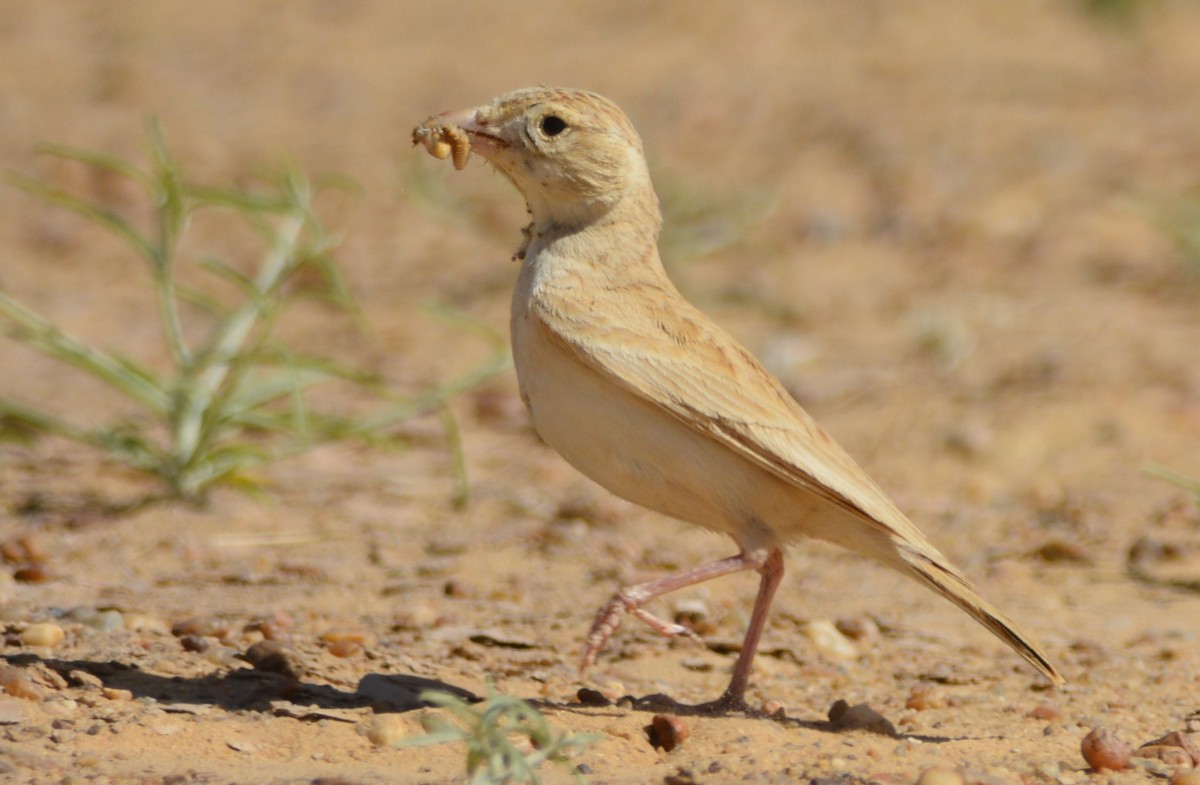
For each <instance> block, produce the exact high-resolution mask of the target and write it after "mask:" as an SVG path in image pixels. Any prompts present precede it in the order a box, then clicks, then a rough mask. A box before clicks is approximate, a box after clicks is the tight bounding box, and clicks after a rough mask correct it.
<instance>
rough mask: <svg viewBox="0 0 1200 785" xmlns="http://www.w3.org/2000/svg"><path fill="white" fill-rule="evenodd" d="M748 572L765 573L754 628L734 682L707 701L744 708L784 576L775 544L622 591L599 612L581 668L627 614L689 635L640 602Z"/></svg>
mask: <svg viewBox="0 0 1200 785" xmlns="http://www.w3.org/2000/svg"><path fill="white" fill-rule="evenodd" d="M744 570H755V571H757V572H759V573H760V574H761V575H762V580H761V581H760V583H759V586H758V597H757V598H756V599H755V601H754V611H753V613H752V614H751V616H750V626H749V628H748V629H747V630H746V638H745V640H744V641H743V643H742V651H741V654H739V655H738V659H737V662H736V663H735V664H734V666H733V678H732V679H731V680H730V682H729V686H728V687H727V688H726V689H725V692H724V694H723V695H722V696H721V697H720V698H719V699H717V700H716V701H714V702H713V703H711V704H705V707H706V708H711V709H714V710H730V709H741V708H745V700H744V698H745V694H746V686H747V684H748V682H749V680H750V667H751V665H752V663H753V662H754V653H755V652H756V651H757V650H758V641H759V639H760V638H761V637H762V633H763V629H764V628H765V626H766V621H767V612H768V611H769V610H770V607H771V599H772V598H773V597H774V596H775V590H776V589H777V588H778V587H779V582H780V580H782V578H783V553H782V552H781V551H780V550H779V549H778V548H772V549H770V550H769V551H768V550H765V549H760V550H756V551H751V552H749V553H739V554H738V555H737V556H731V557H729V558H728V559H721V560H720V561H715V562H713V563H711V564H706V565H704V566H702V567H697V568H695V569H692V570H687V571H685V572H681V573H678V574H676V575H669V576H667V577H665V578H659V579H658V580H654V581H648V582H646V583H639V584H637V585H635V586H627V587H625V588H624V589H621V590H620V591H619V592H617V593H616V594H614V595H613V597H612V599H611V600H609V601H608V602H607V603H606V604H605V605H604V607H603V608H601V609H600V611H599V613H597V614H596V620H595V621H594V622H592V628H591V630H590V631H589V632H588V636H587V645H586V646H585V647H584V651H583V661H582V663H581V664H580V670H581V671H582V670H586V669H587V668H588V666H590V665H592V664H593V663H594V662H595V661H596V655H597V654H598V653H599V652H600V650H601V649H603V648H604V645H605V644H606V643H608V639H609V638H611V637H612V635H613V633H614V632H616V631H617V628H618V627H619V626H620V625H621V617H622V616H624V615H625V614H626V613H632V614H634V615H635V616H637V617H638V618H639V619H641V620H642V621H644V622H646V623H647V624H649V625H650V626H651V627H652V628H654V629H655V630H657V631H658V632H660V633H662V634H664V635H680V634H684V633H687V632H688V630H687V628H685V627H682V626H680V625H678V624H672V623H670V622H666V621H663V620H662V619H659V618H657V617H655V616H653V615H651V614H649V613H647V612H646V611H644V610H642V608H641V606H642V605H644V604H645V603H647V602H649V601H650V600H652V599H654V598H655V597H659V596H661V595H663V594H667V593H668V592H672V591H675V590H677V589H682V588H684V587H686V586H694V585H696V584H697V583H703V582H704V581H708V580H712V579H713V578H720V577H721V576H723V575H731V574H733V573H735V572H742V571H744Z"/></svg>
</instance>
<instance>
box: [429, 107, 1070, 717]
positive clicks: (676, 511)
mask: <svg viewBox="0 0 1200 785" xmlns="http://www.w3.org/2000/svg"><path fill="white" fill-rule="evenodd" d="M451 129H453V130H451ZM461 132H465V134H466V136H467V139H468V140H469V142H470V150H471V152H473V153H475V154H478V155H480V156H482V157H483V158H485V159H487V160H488V161H489V162H490V163H491V164H492V165H493V166H495V167H496V168H497V169H498V170H499V171H501V172H502V173H503V174H505V175H506V176H507V177H508V178H509V179H510V180H511V181H512V182H513V183H514V184H515V185H516V187H517V188H518V190H520V192H521V193H522V195H523V196H524V197H525V200H526V202H527V204H528V207H529V210H530V215H531V224H530V226H529V227H528V228H527V230H526V244H525V246H524V247H523V248H522V249H521V250H520V251H519V253H518V255H519V256H520V257H522V258H523V262H522V268H521V272H520V276H519V279H518V281H517V285H516V288H515V290H514V294H513V302H512V320H511V330H512V346H513V357H514V362H515V365H516V370H517V376H518V380H519V384H520V388H521V395H522V398H523V399H524V400H525V403H526V405H527V406H528V408H529V411H530V414H531V417H532V419H533V424H534V427H535V428H536V429H537V431H538V433H539V434H540V435H541V437H542V438H543V440H544V441H545V442H546V443H547V444H549V445H550V446H551V447H553V448H554V449H555V450H557V451H558V452H559V453H560V454H562V456H563V457H564V458H565V459H566V460H567V461H568V462H570V463H571V464H572V465H574V466H575V467H576V468H577V469H579V470H580V471H581V472H583V473H584V474H585V475H587V476H588V477H590V478H592V479H593V480H595V481H596V482H598V483H599V484H600V485H602V486H604V487H605V488H607V489H608V490H610V491H612V492H613V493H615V494H617V495H618V496H621V497H623V498H625V499H628V500H630V501H633V502H635V503H637V504H640V505H643V506H645V507H648V508H650V509H653V510H656V511H658V512H661V513H665V514H667V515H670V516H673V517H675V518H679V519H682V520H685V521H688V522H690V523H693V524H696V525H698V526H702V527H704V528H706V529H710V530H713V531H717V532H722V533H725V534H728V535H729V536H730V537H732V538H733V540H734V542H735V543H736V544H737V546H738V548H739V552H738V554H737V555H735V556H732V557H730V558H728V559H723V560H721V561H718V562H715V563H713V564H710V565H704V566H702V567H698V568H695V569H692V570H687V571H685V572H682V573H680V574H678V575H673V576H668V577H665V578H662V579H659V580H655V581H650V582H648V583H644V584H639V585H636V586H631V587H626V588H624V589H622V590H621V591H619V592H617V594H616V595H614V597H613V598H612V600H610V601H609V603H608V604H607V605H605V606H604V608H602V609H601V610H600V612H599V613H598V614H597V616H596V620H595V622H594V624H593V627H592V630H591V632H590V633H589V635H588V639H587V645H586V647H585V653H584V664H585V666H586V665H587V664H590V663H591V662H592V661H594V659H595V656H596V654H597V653H598V652H599V651H600V650H601V649H602V648H603V646H604V644H605V643H606V642H607V640H608V638H609V637H610V636H611V635H612V634H613V632H614V631H615V630H616V629H617V626H618V625H619V623H620V620H621V618H622V616H623V615H624V614H625V613H627V612H628V613H633V614H635V615H636V616H638V617H639V618H641V619H642V620H643V621H645V622H647V623H648V624H650V625H651V626H652V627H654V628H655V629H657V630H659V631H660V632H663V633H666V634H677V633H681V632H684V630H683V629H682V628H681V627H678V626H677V625H674V624H672V623H670V622H667V621H664V620H661V619H658V618H656V617H654V616H653V615H651V614H650V613H648V612H647V611H645V610H644V609H643V607H642V606H643V605H644V604H645V603H646V602H647V601H648V600H650V599H652V598H653V597H656V596H658V595H660V594H663V593H666V592H668V591H673V590H675V589H678V588H682V587H684V586H688V585H692V584H695V583H698V582H700V581H703V580H709V579H711V578H713V577H717V576H720V575H726V574H730V573H733V572H738V571H742V570H756V571H758V572H759V573H760V575H761V578H760V587H759V592H758V597H757V599H756V602H755V607H754V612H753V614H752V617H751V621H750V625H749V629H748V631H747V633H746V639H745V642H744V644H743V647H742V652H741V654H740V656H739V658H738V661H737V663H736V664H735V665H734V669H733V676H732V679H731V682H730V684H729V687H728V688H727V689H726V691H725V693H724V694H723V695H722V696H721V698H719V699H718V700H716V701H714V702H713V703H712V704H708V705H707V708H711V709H714V710H725V709H733V708H744V707H745V703H744V698H745V691H746V687H747V684H748V679H749V674H750V668H751V664H752V661H753V657H754V653H755V650H756V649H757V646H758V641H759V638H760V636H761V634H762V631H763V628H764V626H765V621H766V616H767V612H768V609H769V606H770V603H771V599H772V596H773V594H774V591H775V588H776V587H777V586H778V584H779V581H780V579H781V578H782V575H783V558H782V550H783V548H784V547H785V546H786V545H787V544H788V543H789V542H793V541H796V540H798V539H801V538H803V537H815V538H819V539H822V540H827V541H829V542H833V543H836V544H838V545H841V546H843V547H845V548H848V549H850V550H852V551H855V552H857V553H861V554H864V555H866V556H869V557H871V558H872V559H874V560H876V561H878V562H880V563H882V564H885V565H887V566H889V567H892V568H894V569H896V570H899V571H901V572H903V573H905V574H907V575H909V576H911V577H913V578H915V579H917V580H918V581H919V582H921V583H923V584H924V585H926V586H927V587H929V588H931V589H933V590H934V591H936V592H938V593H939V594H941V595H943V596H944V597H946V598H947V599H949V600H950V601H952V602H953V603H955V604H956V605H958V606H959V607H960V608H962V609H963V610H964V611H966V612H967V613H968V614H970V615H971V616H972V617H974V618H975V619H976V620H977V621H979V622H980V623H981V624H983V625H984V626H985V627H987V628H988V629H989V630H991V631H992V632H993V633H994V634H996V635H997V636H998V637H999V638H1000V639H1001V640H1003V641H1004V642H1005V643H1007V644H1008V645H1009V646H1011V647H1012V648H1013V649H1014V650H1015V651H1016V652H1017V653H1018V654H1020V655H1021V656H1022V657H1024V658H1025V659H1026V660H1027V661H1028V662H1029V663H1030V664H1032V665H1033V667H1035V668H1036V669H1037V670H1038V671H1040V672H1041V673H1043V674H1044V675H1045V676H1046V677H1047V678H1049V679H1050V680H1051V681H1053V682H1056V683H1057V682H1060V681H1061V680H1062V679H1061V676H1060V675H1059V673H1058V671H1057V670H1056V669H1055V668H1054V666H1053V665H1051V664H1050V662H1049V660H1048V659H1047V658H1046V656H1045V655H1043V654H1042V652H1041V651H1040V649H1039V648H1038V647H1037V646H1036V645H1035V644H1034V643H1033V642H1032V641H1031V640H1030V639H1029V638H1028V637H1027V636H1026V635H1024V634H1023V633H1021V632H1019V631H1018V630H1017V628H1016V626H1015V625H1014V624H1013V623H1012V622H1011V621H1009V620H1008V619H1006V618H1005V617H1004V616H1003V615H1002V614H1001V613H1000V612H999V611H998V610H997V609H996V608H994V607H993V606H991V605H990V604H988V603H987V602H986V601H985V600H983V599H982V598H981V597H980V596H979V594H978V593H977V592H976V590H975V589H974V587H972V585H971V584H970V582H969V581H967V579H966V578H964V577H963V576H962V574H961V573H960V572H959V571H958V570H957V569H956V568H955V567H954V566H953V565H952V564H951V563H950V562H949V561H948V560H947V559H946V557H944V556H943V555H942V554H941V553H940V552H939V551H938V550H937V549H936V548H935V547H934V546H933V545H932V544H931V543H930V542H929V541H928V540H927V539H926V538H925V536H924V535H922V534H921V532H920V531H919V530H918V529H917V528H916V527H915V526H914V525H913V524H912V523H911V522H910V521H909V520H908V518H907V517H905V515H904V514H903V513H902V512H900V510H899V509H898V508H897V507H896V505H895V504H894V503H893V502H892V501H891V499H889V498H888V496H887V494H886V493H884V492H883V491H882V490H881V489H880V488H879V486H877V485H876V484H875V483H874V482H873V481H872V480H871V479H870V478H869V477H868V476H867V475H866V473H865V472H864V471H863V470H862V469H861V468H859V467H858V465H857V464H856V463H855V462H854V461H853V460H852V459H851V458H850V457H849V455H847V453H846V452H845V451H844V450H842V448H841V447H839V446H838V445H837V444H836V443H835V442H834V441H833V439H831V438H830V437H829V436H828V435H827V434H826V433H825V432H824V431H823V430H822V429H821V428H820V427H819V426H818V425H817V424H816V423H815V422H814V421H813V419H812V418H811V417H810V416H809V415H808V414H807V413H806V412H805V411H804V410H803V409H802V408H801V407H800V405H799V404H798V403H797V402H796V401H795V400H794V399H793V398H792V397H791V396H790V395H789V394H788V393H787V391H786V390H785V389H784V388H783V386H782V385H781V384H780V383H779V381H778V380H777V379H776V378H775V377H774V376H772V375H771V373H769V372H768V371H767V370H766V369H765V368H764V367H763V366H762V364H761V363H759V361H758V360H757V359H755V358H754V356H753V355H751V354H750V352H748V351H747V350H746V349H745V348H743V347H742V346H741V345H740V344H739V343H738V342H737V341H736V340H734V339H733V338H732V337H731V336H730V335H729V334H728V333H726V332H725V331H724V330H722V329H721V328H720V327H718V326H717V325H716V324H715V323H714V322H712V321H711V320H710V319H709V318H708V317H706V316H705V315H704V314H703V313H701V312H700V311H699V310H698V309H696V308H695V307H694V306H692V305H691V304H690V303H688V302H687V301H686V300H685V299H684V298H683V297H682V296H681V295H680V294H679V292H678V291H677V290H676V288H675V286H674V285H673V284H672V283H671V281H670V279H669V278H668V277H667V274H666V272H665V270H664V269H663V266H662V262H661V261H660V259H659V255H658V248H657V238H658V233H659V230H660V228H661V224H662V218H661V215H660V213H659V208H658V200H657V197H656V196H655V193H654V189H653V186H652V184H651V182H650V176H649V172H648V170H647V166H646V162H645V158H644V155H643V150H642V144H641V141H640V139H639V137H638V135H637V132H636V131H635V130H634V128H633V126H632V124H631V123H630V122H629V120H628V119H627V118H626V116H625V115H624V113H622V112H621V110H620V109H619V108H617V106H616V105H614V104H613V103H612V102H611V101H609V100H607V99H605V98H603V97H601V96H599V95H596V94H594V93H590V92H586V91H581V90H573V89H549V88H529V89H524V90H518V91H516V92H513V93H510V94H508V95H504V96H501V97H499V98H496V99H495V100H493V101H492V102H490V103H488V104H485V105H483V106H480V107H477V108H473V109H468V110H464V111H460V112H448V113H445V114H442V115H438V116H436V117H433V118H430V120H428V121H426V123H424V124H423V125H422V126H420V127H419V128H418V130H417V132H416V133H415V135H414V140H415V141H421V142H424V143H425V144H426V145H427V146H429V147H430V150H431V151H434V147H433V146H432V145H436V144H439V143H440V144H446V143H449V142H450V141H454V140H461V137H460V136H458V135H459V134H460V133H461ZM443 136H444V137H445V139H446V141H444V142H443V141H442V139H443ZM441 151H442V152H444V148H441ZM455 152H456V159H457V150H456V151H455Z"/></svg>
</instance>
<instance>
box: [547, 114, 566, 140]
mask: <svg viewBox="0 0 1200 785" xmlns="http://www.w3.org/2000/svg"><path fill="white" fill-rule="evenodd" d="M565 130H567V121H566V120H564V119H562V118H561V117H559V116H558V115H555V114H548V115H546V116H545V117H543V118H542V133H544V134H545V135H546V136H558V135H559V134H561V133H562V132H563V131H565Z"/></svg>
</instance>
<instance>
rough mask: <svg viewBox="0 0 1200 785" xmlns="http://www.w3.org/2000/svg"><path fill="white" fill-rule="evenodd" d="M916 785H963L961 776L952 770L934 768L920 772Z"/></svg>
mask: <svg viewBox="0 0 1200 785" xmlns="http://www.w3.org/2000/svg"><path fill="white" fill-rule="evenodd" d="M917 785H963V776H962V775H961V774H959V773H958V772H957V771H955V770H954V769H947V768H944V767H941V766H934V767H933V768H931V769H925V771H923V772H921V776H919V777H917Z"/></svg>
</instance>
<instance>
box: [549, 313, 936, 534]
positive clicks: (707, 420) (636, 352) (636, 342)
mask: <svg viewBox="0 0 1200 785" xmlns="http://www.w3.org/2000/svg"><path fill="white" fill-rule="evenodd" d="M656 295H657V296H654V297H650V296H647V297H644V298H637V300H636V301H637V302H639V303H641V302H650V303H654V308H653V310H652V311H651V312H648V313H646V312H643V313H638V314H629V313H627V312H626V313H621V314H620V315H621V316H625V317H628V318H624V319H620V320H617V319H616V318H614V319H612V320H608V322H607V323H603V322H601V323H596V322H595V321H593V320H591V319H589V320H587V321H586V322H584V321H581V320H579V319H577V318H569V317H567V316H565V315H563V314H561V313H559V312H557V311H556V310H554V309H552V308H547V307H544V304H543V307H535V309H534V312H535V314H536V315H537V316H538V317H539V318H540V319H541V321H542V322H543V324H544V326H545V327H546V328H547V331H548V333H549V334H550V337H551V339H552V340H555V341H556V342H559V343H560V344H561V345H563V346H564V347H566V348H568V349H569V350H570V351H571V352H572V353H573V354H574V355H575V356H577V357H578V358H580V359H581V360H582V361H583V362H584V363H586V364H587V365H589V366H590V367H592V368H593V369H595V370H596V371H598V372H599V373H601V374H603V375H604V376H605V377H607V378H608V379H610V380H612V381H613V382H615V383H616V384H618V385H621V386H623V387H624V388H626V389H628V390H630V391H632V392H633V393H635V394H636V395H638V396H639V397H641V398H643V399H645V400H646V401H649V402H651V403H653V404H655V405H657V406H659V407H661V408H662V409H664V410H665V411H667V412H669V413H670V414H672V415H673V416H675V417H676V418H678V419H679V420H680V421H681V422H683V423H686V424H687V425H688V426H689V427H690V428H693V429H695V430H697V431H700V432H701V433H704V434H706V435H707V436H709V437H711V438H713V439H716V440H718V441H719V442H721V443H722V444H723V445H725V446H727V447H728V448H730V449H731V450H733V451H735V452H736V453H738V454H740V455H742V456H743V457H745V458H746V459H748V460H750V461H751V462H753V463H755V464H757V465H759V466H761V467H762V468H764V469H766V470H767V471H769V472H771V473H773V474H775V475H776V476H778V477H781V478H783V479H785V480H787V481H789V482H791V483H793V484H795V485H797V486H799V487H801V488H804V489H805V490H807V491H810V492H812V493H813V494H816V495H818V496H820V497H822V498H825V499H826V500H828V501H829V502H831V503H833V504H835V505H838V506H840V507H843V508H844V509H846V510H848V511H850V512H852V513H855V514H857V515H858V516H860V517H861V518H863V519H864V520H866V521H867V522H869V523H871V524H872V525H875V526H877V527H879V528H881V529H884V530H886V531H887V533H889V534H898V535H900V536H902V537H904V538H905V539H909V538H910V537H914V536H915V538H916V540H917V541H920V542H923V541H924V537H922V536H921V535H920V534H919V533H918V532H917V530H916V529H915V527H914V526H913V525H912V524H911V523H910V522H909V521H908V519H907V518H905V517H904V515H903V514H902V513H901V512H900V511H899V509H897V508H896V506H895V505H894V504H893V503H892V501H891V500H890V499H889V498H888V497H887V495H886V494H885V493H884V492H883V491H882V490H881V489H880V488H879V486H877V485H876V484H875V483H874V482H873V481H872V480H871V479H870V478H869V477H868V476H867V475H866V473H865V472H863V470H862V469H860V468H859V467H858V465H857V464H856V463H855V462H854V461H853V459H851V458H850V456H849V455H848V454H847V453H846V452H845V451H844V450H843V449H842V448H841V447H839V446H838V444H837V443H836V442H834V441H833V439H832V438H830V436H829V435H828V434H826V433H825V431H823V430H822V429H821V428H820V426H818V425H817V424H816V422H814V421H813V419H812V418H811V417H810V416H809V415H808V413H807V412H805V411H804V410H803V409H802V408H801V407H800V405H799V404H798V403H796V401H795V400H794V399H793V398H792V397H791V396H790V395H789V394H788V393H787V391H786V390H784V389H783V386H782V385H781V384H780V383H779V382H778V381H777V380H776V379H775V377H774V376H772V375H771V374H770V373H769V372H768V371H767V370H766V369H765V368H763V367H762V365H761V364H760V363H759V362H758V360H756V359H755V358H754V356H753V355H751V354H750V353H749V352H748V351H747V350H746V349H744V348H742V346H741V345H740V344H738V343H737V342H736V341H735V340H734V339H733V338H732V337H730V336H729V335H728V334H727V333H725V332H724V331H723V330H721V328H719V327H718V326H717V325H716V324H714V323H713V322H712V321H711V320H709V319H708V318H707V317H706V316H704V314H702V313H701V312H700V311H698V310H697V309H696V308H694V307H693V306H691V305H690V304H689V303H687V301H685V300H684V299H683V298H682V297H680V296H679V295H678V294H676V293H675V292H663V291H660V292H657V293H656ZM630 299H631V298H628V297H627V299H626V301H625V302H626V303H628V302H629V301H630ZM659 317H661V318H659Z"/></svg>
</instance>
